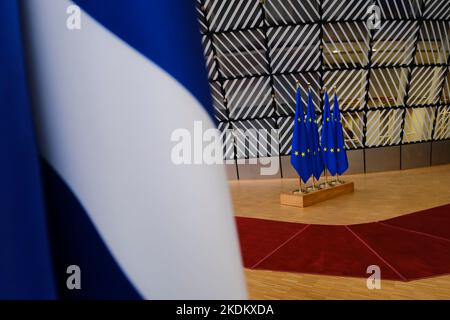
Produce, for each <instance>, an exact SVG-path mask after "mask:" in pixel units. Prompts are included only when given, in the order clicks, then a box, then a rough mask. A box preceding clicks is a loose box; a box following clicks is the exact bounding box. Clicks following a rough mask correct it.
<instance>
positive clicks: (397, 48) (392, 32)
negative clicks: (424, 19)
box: [372, 21, 418, 66]
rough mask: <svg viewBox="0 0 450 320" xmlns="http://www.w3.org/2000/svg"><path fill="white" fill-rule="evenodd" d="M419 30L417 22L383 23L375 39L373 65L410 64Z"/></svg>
mask: <svg viewBox="0 0 450 320" xmlns="http://www.w3.org/2000/svg"><path fill="white" fill-rule="evenodd" d="M417 30H418V23H417V22H415V21H383V22H382V23H381V27H380V29H378V30H377V31H376V32H375V34H374V37H373V44H372V51H373V52H372V63H373V64H374V65H377V66H387V65H390V66H391V65H404V64H409V63H410V62H411V60H412V55H413V51H414V42H415V39H416V34H417Z"/></svg>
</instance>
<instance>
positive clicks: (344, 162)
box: [333, 93, 348, 175]
mask: <svg viewBox="0 0 450 320" xmlns="http://www.w3.org/2000/svg"><path fill="white" fill-rule="evenodd" d="M333 124H334V135H335V138H336V162H337V166H336V172H337V174H339V175H341V174H343V173H344V172H345V171H346V170H347V169H348V159H347V151H346V150H345V143H344V132H343V129H342V123H341V113H340V110H339V102H338V97H337V94H336V93H334V104H333Z"/></svg>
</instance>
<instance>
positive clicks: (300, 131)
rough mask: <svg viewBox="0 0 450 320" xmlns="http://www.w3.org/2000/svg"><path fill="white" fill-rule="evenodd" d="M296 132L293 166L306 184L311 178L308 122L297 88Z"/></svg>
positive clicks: (293, 143) (293, 138)
mask: <svg viewBox="0 0 450 320" xmlns="http://www.w3.org/2000/svg"><path fill="white" fill-rule="evenodd" d="M295 102H296V106H295V118H294V132H293V137H292V151H291V164H292V166H293V167H294V169H295V171H297V173H298V175H299V176H300V178H301V179H302V180H303V182H304V183H306V182H307V181H308V179H309V177H310V176H311V173H312V172H311V168H310V166H309V156H308V137H307V133H306V120H305V114H304V113H303V104H302V98H301V95H300V88H299V87H298V86H297V93H296V97H295Z"/></svg>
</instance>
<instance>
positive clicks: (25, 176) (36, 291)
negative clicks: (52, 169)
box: [0, 1, 56, 300]
mask: <svg viewBox="0 0 450 320" xmlns="http://www.w3.org/2000/svg"><path fill="white" fill-rule="evenodd" d="M0 41H1V45H2V49H1V50H0V150H1V156H0V300H4V299H8V300H9V299H21V300H22V299H53V298H55V297H56V290H55V283H54V278H53V268H52V263H51V255H50V247H49V241H48V239H47V225H46V222H47V219H46V216H45V210H44V201H43V194H42V189H41V175H40V172H39V159H38V155H37V149H36V143H35V137H34V130H33V125H32V120H31V110H30V109H29V100H28V93H27V85H26V80H25V67H24V63H23V59H24V55H23V49H22V43H21V30H20V23H19V10H18V1H0Z"/></svg>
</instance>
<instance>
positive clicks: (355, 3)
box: [322, 0, 370, 21]
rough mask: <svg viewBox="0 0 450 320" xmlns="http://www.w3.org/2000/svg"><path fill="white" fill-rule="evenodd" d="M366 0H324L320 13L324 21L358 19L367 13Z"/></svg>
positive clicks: (367, 4) (368, 3)
mask: <svg viewBox="0 0 450 320" xmlns="http://www.w3.org/2000/svg"><path fill="white" fill-rule="evenodd" d="M369 5H370V2H369V1H367V0H324V1H323V4H322V8H323V9H322V10H323V12H322V15H323V19H324V20H325V21H337V20H346V21H347V20H359V19H364V18H365V17H366V15H367V8H368V6H369Z"/></svg>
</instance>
